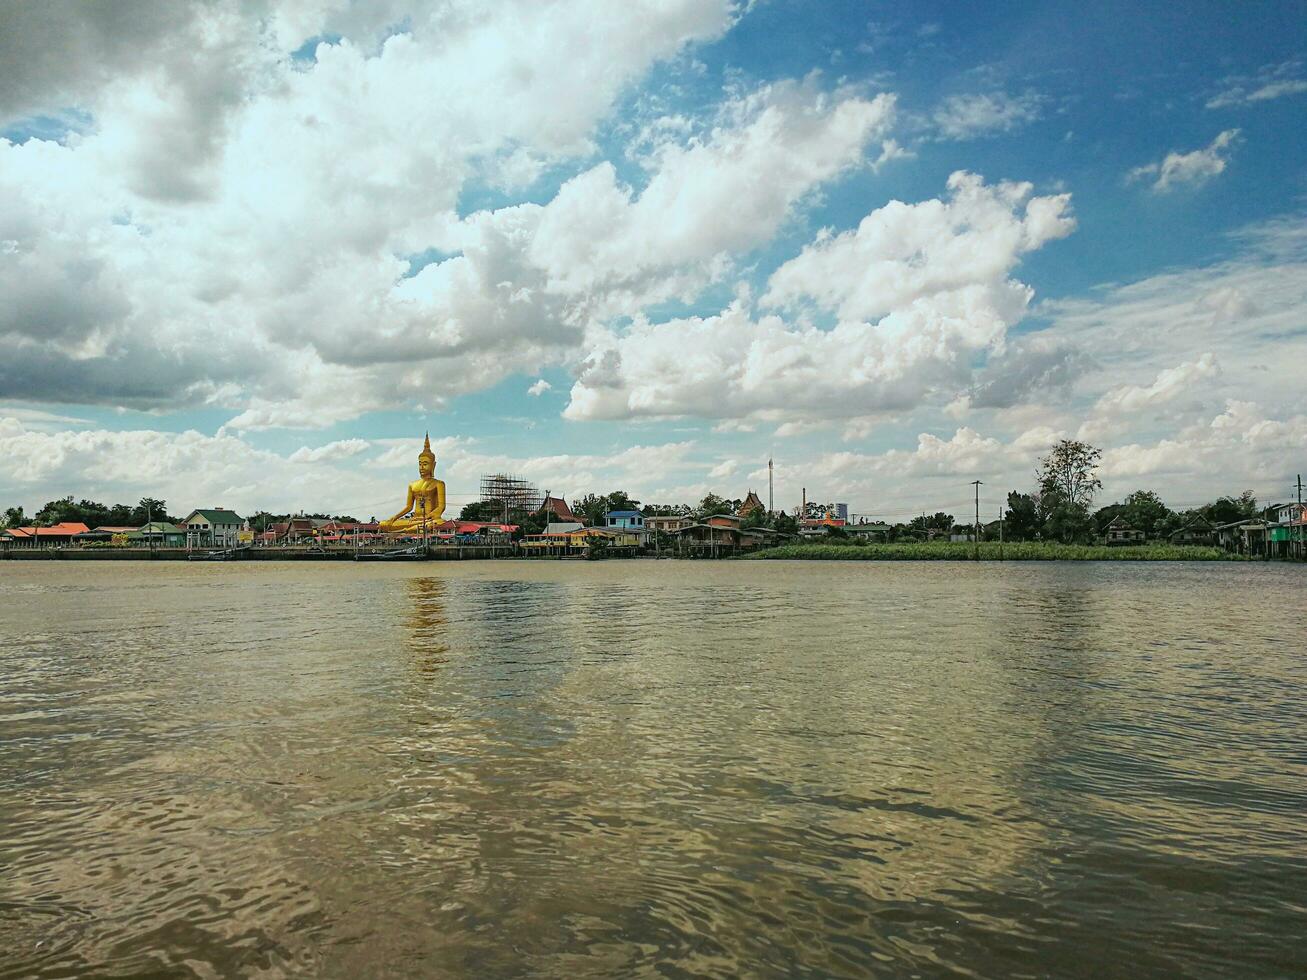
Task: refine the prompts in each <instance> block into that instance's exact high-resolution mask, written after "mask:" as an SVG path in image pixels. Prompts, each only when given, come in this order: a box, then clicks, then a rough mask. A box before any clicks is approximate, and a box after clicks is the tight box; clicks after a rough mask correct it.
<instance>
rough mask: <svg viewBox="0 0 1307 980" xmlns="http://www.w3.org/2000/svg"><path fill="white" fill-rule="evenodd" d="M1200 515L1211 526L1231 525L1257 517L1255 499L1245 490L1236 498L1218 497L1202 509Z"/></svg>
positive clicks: (1249, 491)
mask: <svg viewBox="0 0 1307 980" xmlns="http://www.w3.org/2000/svg"><path fill="white" fill-rule="evenodd" d="M1202 515H1203V516H1204V517H1206V518H1207V519H1208V520H1209V521H1211V522H1212V523H1213V524H1233V523H1234V522H1235V521H1246V520H1249V519H1251V518H1254V517H1256V516H1257V497H1256V496H1254V494H1253V492H1252V491H1251V490H1245V491H1244V492H1243V493H1241V494H1239V496H1237V497H1220V498H1218V499H1217V500H1215V501H1213V502H1212V503H1210V504H1208V505H1207V506H1206V507H1203V508H1202Z"/></svg>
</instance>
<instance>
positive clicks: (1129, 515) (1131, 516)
mask: <svg viewBox="0 0 1307 980" xmlns="http://www.w3.org/2000/svg"><path fill="white" fill-rule="evenodd" d="M1122 516H1123V517H1124V518H1125V519H1126V520H1127V521H1128V522H1129V523H1130V524H1131V525H1133V526H1134V527H1137V528H1139V530H1141V531H1143V532H1144V533H1145V534H1147V535H1148V536H1149V537H1150V538H1157V537H1161V536H1162V535H1163V534H1165V533H1166V530H1167V526H1168V524H1169V523H1170V521H1171V520H1172V519H1173V518H1174V517H1175V515H1174V514H1173V513H1172V511H1171V508H1170V507H1168V506H1166V504H1164V503H1162V498H1161V497H1159V496H1158V495H1157V493H1156V492H1155V491H1153V490H1136V491H1135V492H1134V493H1132V494H1130V495H1129V496H1128V497H1126V498H1125V500H1123V501H1122Z"/></svg>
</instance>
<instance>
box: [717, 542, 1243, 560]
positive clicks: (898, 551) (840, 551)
mask: <svg viewBox="0 0 1307 980" xmlns="http://www.w3.org/2000/svg"><path fill="white" fill-rule="evenodd" d="M975 547H976V546H975V545H974V544H971V543H969V542H966V541H930V542H924V543H918V542H906V541H901V542H898V543H897V544H866V545H863V546H861V547H857V546H854V545H847V544H786V545H780V546H778V547H775V548H767V549H765V550H763V551H755V552H753V553H752V554H748V555H742V556H740V557H741V558H742V559H744V560H758V559H776V560H789V561H793V560H814V561H848V560H855V561H856V560H861V561H970V560H971V559H972V557H973V556H974V555H975ZM1000 551H1001V556H1002V559H1003V560H1004V561H1239V560H1242V556H1240V555H1232V554H1229V553H1227V552H1225V551H1222V550H1221V549H1220V548H1204V547H1198V546H1193V545H1169V544H1149V545H1139V546H1137V547H1132V548H1108V547H1106V546H1105V545H1087V544H1059V543H1056V542H1052V541H1019V542H1013V543H1008V544H1004V545H1001V546H1000V545H999V543H998V542H997V541H984V542H981V544H980V558H981V560H982V561H998V560H999V557H1000Z"/></svg>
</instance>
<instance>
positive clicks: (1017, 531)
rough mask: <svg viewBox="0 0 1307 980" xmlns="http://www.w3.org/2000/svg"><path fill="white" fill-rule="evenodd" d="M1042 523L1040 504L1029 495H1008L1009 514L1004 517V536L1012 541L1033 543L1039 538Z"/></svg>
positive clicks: (1014, 493)
mask: <svg viewBox="0 0 1307 980" xmlns="http://www.w3.org/2000/svg"><path fill="white" fill-rule="evenodd" d="M1041 528H1042V522H1041V521H1040V519H1039V502H1038V501H1037V500H1036V499H1035V498H1034V497H1033V496H1031V495H1030V494H1028V493H1016V492H1015V491H1014V492H1012V493H1009V494H1008V495H1007V513H1005V514H1004V515H1003V536H1004V537H1005V538H1007V539H1008V540H1010V541H1033V540H1035V539H1036V538H1038V537H1039V532H1040V530H1041Z"/></svg>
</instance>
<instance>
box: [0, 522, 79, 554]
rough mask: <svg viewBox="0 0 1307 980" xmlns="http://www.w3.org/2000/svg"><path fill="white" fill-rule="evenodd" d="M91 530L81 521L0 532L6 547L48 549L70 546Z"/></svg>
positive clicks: (14, 528)
mask: <svg viewBox="0 0 1307 980" xmlns="http://www.w3.org/2000/svg"><path fill="white" fill-rule="evenodd" d="M89 530H90V528H89V527H87V526H86V525H85V524H83V523H81V522H80V521H61V522H60V523H58V524H51V525H50V526H49V527H11V528H9V529H8V530H7V531H0V540H3V541H4V543H5V546H6V547H19V548H48V547H49V546H50V545H66V544H70V543H72V541H73V540H74V538H75V537H76V536H77V535H79V534H85V533H86V532H87V531H89Z"/></svg>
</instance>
